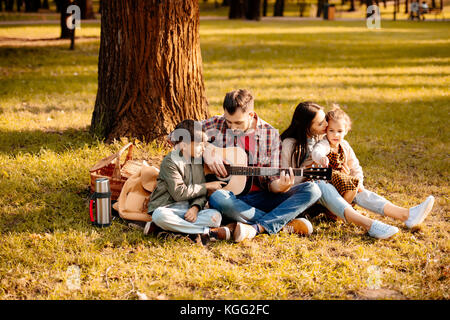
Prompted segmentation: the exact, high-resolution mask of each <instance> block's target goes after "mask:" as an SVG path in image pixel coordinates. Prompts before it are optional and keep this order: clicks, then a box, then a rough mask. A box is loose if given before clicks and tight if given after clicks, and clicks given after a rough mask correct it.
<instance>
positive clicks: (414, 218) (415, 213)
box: [405, 196, 434, 229]
mask: <svg viewBox="0 0 450 320" xmlns="http://www.w3.org/2000/svg"><path fill="white" fill-rule="evenodd" d="M433 204H434V197H433V196H429V197H428V198H427V199H426V200H425V201H424V202H422V203H421V204H419V205H417V206H415V207H412V208H410V209H409V217H408V220H406V221H405V224H406V226H407V227H408V228H410V229H411V228H414V227H416V226H418V225H419V224H421V223H422V222H423V220H425V218H426V217H427V215H428V214H429V213H430V211H431V209H432V208H433Z"/></svg>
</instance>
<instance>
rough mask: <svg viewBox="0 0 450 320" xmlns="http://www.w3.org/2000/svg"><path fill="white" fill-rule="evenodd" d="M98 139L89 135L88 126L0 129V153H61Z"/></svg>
mask: <svg viewBox="0 0 450 320" xmlns="http://www.w3.org/2000/svg"><path fill="white" fill-rule="evenodd" d="M97 140H98V139H97V138H96V136H93V135H91V134H90V133H89V126H87V127H85V128H82V129H74V128H69V129H65V130H54V129H43V130H30V131H12V130H11V131H9V130H5V129H0V153H3V154H5V155H11V156H16V155H18V154H19V153H30V154H38V153H39V151H40V150H41V149H48V150H52V151H54V152H63V151H65V150H67V149H74V148H75V149H76V148H81V147H83V146H84V145H85V144H87V145H88V146H92V145H94V144H95V143H96V141H97Z"/></svg>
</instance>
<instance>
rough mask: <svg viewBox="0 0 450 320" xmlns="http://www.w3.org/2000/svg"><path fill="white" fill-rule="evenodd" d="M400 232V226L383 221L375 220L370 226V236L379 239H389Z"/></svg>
mask: <svg viewBox="0 0 450 320" xmlns="http://www.w3.org/2000/svg"><path fill="white" fill-rule="evenodd" d="M397 232H398V228H397V227H394V226H390V225H388V224H385V223H383V222H380V221H377V220H374V221H373V223H372V225H371V226H370V230H369V236H371V237H373V238H377V239H387V238H390V237H392V236H393V235H394V234H396V233H397Z"/></svg>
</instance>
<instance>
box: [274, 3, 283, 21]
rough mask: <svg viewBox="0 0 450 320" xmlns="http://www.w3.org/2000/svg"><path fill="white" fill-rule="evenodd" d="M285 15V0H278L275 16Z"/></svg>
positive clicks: (275, 6)
mask: <svg viewBox="0 0 450 320" xmlns="http://www.w3.org/2000/svg"><path fill="white" fill-rule="evenodd" d="M283 15H284V0H276V1H275V5H274V7H273V16H274V17H282V16H283Z"/></svg>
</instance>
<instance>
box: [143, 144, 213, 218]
mask: <svg viewBox="0 0 450 320" xmlns="http://www.w3.org/2000/svg"><path fill="white" fill-rule="evenodd" d="M191 172H192V182H191V183H189V179H190V177H191ZM205 182H206V181H205V174H204V172H203V164H200V163H199V164H195V163H194V160H192V161H191V163H189V162H188V161H187V160H186V159H185V158H184V157H182V156H180V155H179V151H178V150H174V151H172V152H170V153H169V154H168V155H166V156H165V157H164V159H163V161H162V162H161V166H160V171H159V176H158V180H157V185H156V189H155V191H153V193H152V195H151V198H150V201H149V204H148V213H150V214H151V213H152V212H153V211H154V210H155V209H156V208H158V207H163V206H166V205H168V204H172V203H174V202H179V201H186V200H187V201H189V207H192V206H194V205H198V206H199V207H200V210H202V209H203V207H204V206H205V204H206V201H207V199H206V195H207V190H206V186H205Z"/></svg>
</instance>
